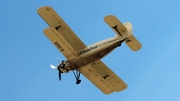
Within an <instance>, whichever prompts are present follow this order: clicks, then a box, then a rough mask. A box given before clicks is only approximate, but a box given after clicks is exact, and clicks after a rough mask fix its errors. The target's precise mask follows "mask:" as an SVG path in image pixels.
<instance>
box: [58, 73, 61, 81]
mask: <svg viewBox="0 0 180 101" xmlns="http://www.w3.org/2000/svg"><path fill="white" fill-rule="evenodd" d="M58 73H59V80H60V81H61V73H60V72H58Z"/></svg>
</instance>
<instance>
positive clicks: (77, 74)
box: [73, 69, 81, 85]
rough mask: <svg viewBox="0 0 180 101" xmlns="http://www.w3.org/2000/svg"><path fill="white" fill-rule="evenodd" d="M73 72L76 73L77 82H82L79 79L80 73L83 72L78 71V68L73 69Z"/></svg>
mask: <svg viewBox="0 0 180 101" xmlns="http://www.w3.org/2000/svg"><path fill="white" fill-rule="evenodd" d="M73 74H74V77H75V78H76V84H77V85H78V84H80V83H81V80H80V79H79V78H80V75H81V73H80V72H78V71H77V69H76V70H75V71H74V70H73Z"/></svg>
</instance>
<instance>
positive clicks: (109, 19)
mask: <svg viewBox="0 0 180 101" xmlns="http://www.w3.org/2000/svg"><path fill="white" fill-rule="evenodd" d="M104 21H105V22H106V23H107V24H108V25H109V27H111V28H112V30H113V31H114V32H115V33H116V34H117V35H118V36H121V37H123V36H125V35H126V32H127V28H126V27H125V26H124V25H123V24H122V23H121V22H120V21H119V20H118V19H117V18H116V17H115V16H113V15H108V16H105V17H104Z"/></svg>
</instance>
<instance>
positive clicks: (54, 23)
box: [37, 6, 142, 94]
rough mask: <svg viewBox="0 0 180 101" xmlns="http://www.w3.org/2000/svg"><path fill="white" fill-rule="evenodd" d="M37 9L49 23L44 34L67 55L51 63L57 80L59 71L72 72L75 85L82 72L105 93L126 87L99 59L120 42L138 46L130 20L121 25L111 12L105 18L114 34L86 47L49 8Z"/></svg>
mask: <svg viewBox="0 0 180 101" xmlns="http://www.w3.org/2000/svg"><path fill="white" fill-rule="evenodd" d="M37 12H38V14H39V15H40V16H41V17H42V19H44V21H45V22H46V23H47V24H48V25H49V26H50V27H49V28H46V29H44V34H45V35H46V36H47V38H49V40H50V41H51V42H52V43H53V44H54V45H55V46H56V48H57V49H58V50H59V51H60V52H61V53H62V54H63V55H64V56H65V57H66V60H63V61H62V62H61V63H60V64H58V66H57V67H56V66H53V65H50V66H51V68H53V69H55V68H57V70H58V73H59V79H60V80H61V74H62V73H67V72H69V71H73V73H74V76H75V78H76V84H79V83H80V82H81V80H80V79H79V78H80V74H83V75H84V76H85V77H86V78H87V79H89V80H90V81H91V82H92V83H93V84H94V85H95V86H96V87H97V88H99V89H100V90H101V91H102V92H103V93H104V94H110V93H113V92H119V91H122V90H124V89H126V88H127V85H126V84H125V83H124V82H123V81H122V80H121V79H120V78H119V77H118V76H117V75H116V74H115V73H114V72H113V71H112V70H110V69H109V68H108V67H107V66H106V65H105V64H104V63H103V62H102V61H101V60H100V59H102V58H103V57H105V56H106V55H107V54H109V53H110V52H112V51H113V50H114V49H115V48H117V47H118V46H121V44H122V43H123V42H124V43H126V44H127V45H128V46H129V48H130V49H132V50H133V51H138V50H139V49H141V47H142V45H141V44H140V42H139V41H138V40H137V39H136V38H135V37H134V36H133V35H132V25H131V23H130V22H126V23H124V24H122V23H121V22H120V21H119V20H118V19H117V18H116V17H115V16H113V15H108V16H105V17H104V21H105V22H106V23H107V24H108V25H109V26H110V27H111V28H112V30H113V31H114V32H115V33H116V36H114V37H112V38H109V39H105V40H102V41H100V42H97V43H95V44H92V45H90V46H86V45H85V44H84V43H83V42H82V41H81V40H80V39H79V38H78V37H77V36H76V34H75V33H74V32H73V31H72V30H71V28H70V27H69V26H68V25H67V24H66V23H65V22H64V21H63V19H62V18H61V17H60V16H58V14H57V13H56V12H55V11H54V10H53V8H52V7H49V6H44V7H41V8H39V9H38V10H37Z"/></svg>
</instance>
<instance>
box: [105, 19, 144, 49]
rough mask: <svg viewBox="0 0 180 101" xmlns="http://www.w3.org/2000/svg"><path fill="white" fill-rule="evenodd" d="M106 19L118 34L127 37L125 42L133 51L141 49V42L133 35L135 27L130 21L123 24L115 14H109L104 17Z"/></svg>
mask: <svg viewBox="0 0 180 101" xmlns="http://www.w3.org/2000/svg"><path fill="white" fill-rule="evenodd" d="M104 21H105V22H106V23H107V24H108V25H109V26H110V27H111V28H112V30H113V31H114V32H115V33H116V35H117V36H119V37H122V38H124V39H125V41H124V42H125V43H126V44H127V45H128V46H129V48H130V49H131V50H133V51H138V50H139V49H141V47H142V45H141V43H140V42H139V41H138V40H137V39H136V38H135V37H134V36H133V35H132V31H133V27H132V24H131V23H130V22H126V23H124V24H122V23H121V22H120V21H119V20H118V19H117V18H116V17H115V16H113V15H108V16H105V17H104Z"/></svg>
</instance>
